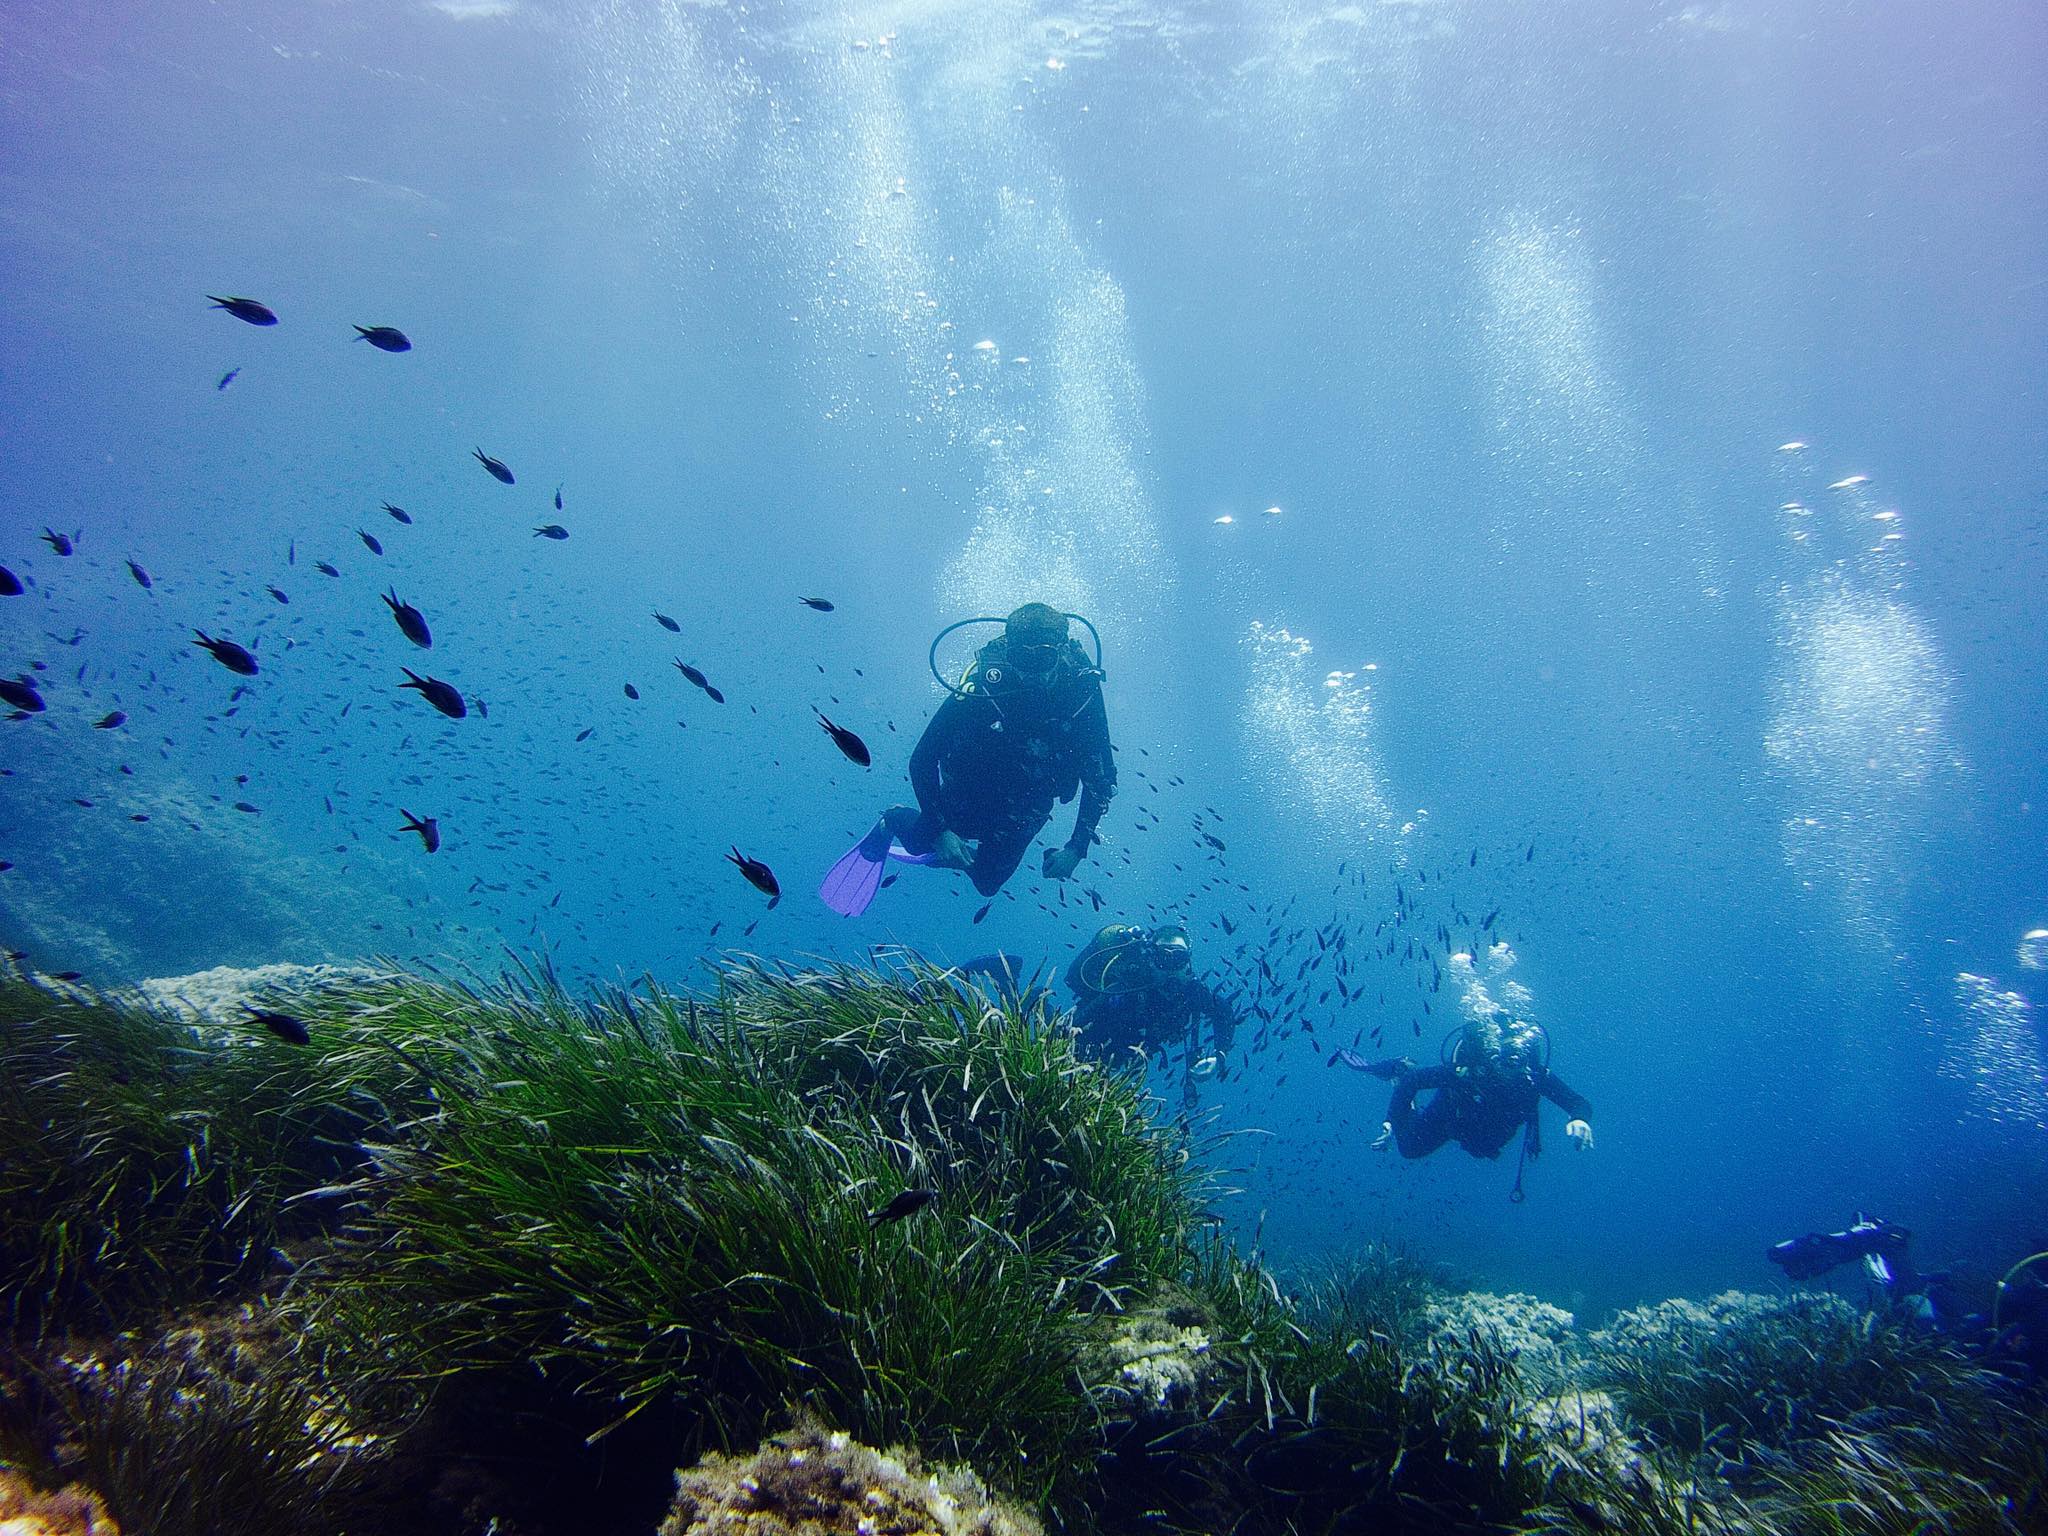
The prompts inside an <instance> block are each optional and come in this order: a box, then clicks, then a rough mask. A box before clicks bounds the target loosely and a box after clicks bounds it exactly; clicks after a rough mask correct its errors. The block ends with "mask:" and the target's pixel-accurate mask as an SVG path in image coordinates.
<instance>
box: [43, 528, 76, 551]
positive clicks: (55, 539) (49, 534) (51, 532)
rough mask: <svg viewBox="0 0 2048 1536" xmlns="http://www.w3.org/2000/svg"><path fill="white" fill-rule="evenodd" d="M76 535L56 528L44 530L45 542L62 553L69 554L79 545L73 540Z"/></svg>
mask: <svg viewBox="0 0 2048 1536" xmlns="http://www.w3.org/2000/svg"><path fill="white" fill-rule="evenodd" d="M74 537H75V535H71V534H63V533H59V532H57V530H56V529H54V528H45V529H44V530H43V542H44V543H45V544H47V545H49V546H50V548H52V549H54V550H55V551H57V553H58V554H60V555H69V554H70V553H71V552H72V551H73V550H74V549H75V548H76V547H77V546H76V545H75V544H74V543H73V542H72V539H73V538H74Z"/></svg>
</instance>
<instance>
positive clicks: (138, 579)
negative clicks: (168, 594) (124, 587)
mask: <svg viewBox="0 0 2048 1536" xmlns="http://www.w3.org/2000/svg"><path fill="white" fill-rule="evenodd" d="M128 574H129V575H130V576H133V577H134V578H135V585H137V586H138V587H140V588H142V590H143V591H145V592H147V591H148V590H149V589H150V588H151V587H153V586H155V585H156V583H155V582H153V581H151V580H150V579H149V572H147V571H145V570H144V569H143V568H142V567H141V566H139V565H137V564H136V563H135V562H134V561H133V560H130V561H129V562H128Z"/></svg>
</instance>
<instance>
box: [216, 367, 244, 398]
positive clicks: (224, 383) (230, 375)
mask: <svg viewBox="0 0 2048 1536" xmlns="http://www.w3.org/2000/svg"><path fill="white" fill-rule="evenodd" d="M241 371H242V370H241V369H239V368H230V369H229V370H228V371H227V372H226V373H224V374H222V375H221V376H220V382H219V383H218V384H216V385H214V386H213V392H214V393H215V394H219V393H220V392H221V391H222V390H224V389H226V388H227V387H228V386H229V385H230V384H232V383H234V382H235V376H236V375H237V374H239V373H240V372H241Z"/></svg>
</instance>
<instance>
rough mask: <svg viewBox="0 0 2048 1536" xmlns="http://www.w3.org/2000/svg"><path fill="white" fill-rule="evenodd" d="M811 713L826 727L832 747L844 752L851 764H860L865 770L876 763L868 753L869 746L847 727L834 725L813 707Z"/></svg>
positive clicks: (821, 711)
mask: <svg viewBox="0 0 2048 1536" xmlns="http://www.w3.org/2000/svg"><path fill="white" fill-rule="evenodd" d="M811 713H812V714H814V715H816V716H817V717H818V724H819V725H820V726H822V727H824V731H825V734H826V735H827V736H830V737H831V738H832V745H833V746H835V747H837V748H838V749H839V750H840V751H841V752H844V753H845V754H846V757H847V760H848V761H849V762H854V763H858V764H859V765H860V766H861V767H863V768H866V767H868V766H869V765H870V764H871V763H873V762H874V758H873V757H872V756H871V755H870V754H869V752H868V744H867V743H866V742H864V741H862V740H861V739H860V738H859V737H858V736H856V735H854V734H853V732H851V731H849V730H848V729H847V728H846V727H845V726H843V725H834V724H833V723H832V722H831V721H830V720H827V719H826V718H825V714H824V711H823V710H820V709H817V708H815V707H813V709H812V710H811Z"/></svg>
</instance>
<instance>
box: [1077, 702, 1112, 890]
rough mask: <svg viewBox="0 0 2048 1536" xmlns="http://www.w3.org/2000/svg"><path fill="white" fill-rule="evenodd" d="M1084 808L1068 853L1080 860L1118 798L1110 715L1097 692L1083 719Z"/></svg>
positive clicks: (1082, 773) (1078, 815)
mask: <svg viewBox="0 0 2048 1536" xmlns="http://www.w3.org/2000/svg"><path fill="white" fill-rule="evenodd" d="M1081 727H1082V728H1081V748H1080V751H1081V773H1080V777H1081V808H1080V810H1079V811H1078V812H1077V813H1076V814H1075V816H1074V831H1073V835H1072V836H1070V837H1069V838H1068V839H1067V850H1068V851H1069V852H1070V853H1073V854H1074V855H1075V856H1076V857H1080V856H1082V855H1085V854H1086V853H1087V852H1088V845H1089V844H1090V843H1093V842H1094V841H1095V828H1096V827H1097V826H1098V825H1099V824H1100V823H1101V821H1102V816H1103V813H1104V812H1105V811H1107V810H1108V809H1109V802H1110V800H1111V798H1112V797H1113V796H1114V795H1115V794H1116V757H1115V754H1114V753H1113V752H1112V750H1111V748H1110V744H1109V714H1108V711H1107V710H1105V709H1104V708H1103V705H1102V690H1101V689H1100V688H1097V689H1096V690H1095V696H1094V697H1093V698H1091V699H1090V700H1089V701H1088V703H1087V706H1086V708H1085V709H1084V710H1083V712H1082V716H1081Z"/></svg>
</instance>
